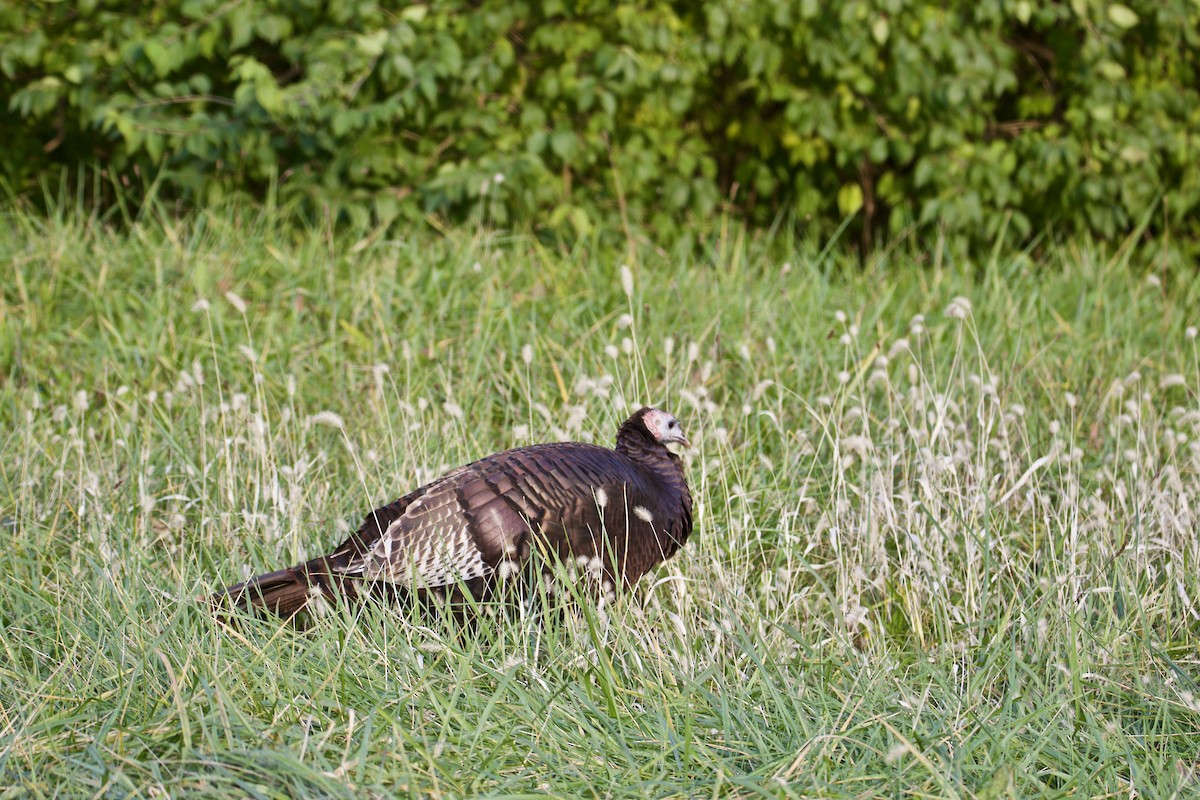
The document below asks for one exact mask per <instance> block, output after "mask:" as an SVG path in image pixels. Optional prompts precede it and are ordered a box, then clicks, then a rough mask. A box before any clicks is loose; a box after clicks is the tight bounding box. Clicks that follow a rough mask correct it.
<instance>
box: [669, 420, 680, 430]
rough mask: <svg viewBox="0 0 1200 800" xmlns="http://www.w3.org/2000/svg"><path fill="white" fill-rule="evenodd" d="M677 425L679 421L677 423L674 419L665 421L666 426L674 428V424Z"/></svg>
mask: <svg viewBox="0 0 1200 800" xmlns="http://www.w3.org/2000/svg"><path fill="white" fill-rule="evenodd" d="M678 425H679V423H678V422H676V421H675V420H671V421H670V422H668V423H667V427H668V428H674V427H676V426H678Z"/></svg>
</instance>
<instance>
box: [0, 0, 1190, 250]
mask: <svg viewBox="0 0 1200 800" xmlns="http://www.w3.org/2000/svg"><path fill="white" fill-rule="evenodd" d="M1198 66H1200V6H1198V4H1197V3H1195V2H1193V1H1192V0H1125V2H1124V3H1111V2H1102V1H1101V0H1071V1H1070V2H1036V1H1035V0H1018V1H1017V2H1012V1H1011V0H967V1H965V2H964V1H963V0H954V1H952V2H943V0H936V1H934V0H851V1H850V2H836V3H835V2H818V1H817V0H801V1H800V2H773V1H771V0H768V1H766V2H755V3H746V2H743V1H742V0H716V2H707V3H692V2H655V1H654V0H643V1H641V2H632V3H623V4H618V5H615V6H614V5H613V4H611V3H609V2H599V1H597V2H589V1H588V0H581V1H580V2H545V3H527V2H514V1H513V0H478V1H477V2H430V3H426V4H404V3H391V2H376V0H339V2H325V1H324V0H146V1H145V2H129V0H83V2H70V3H67V2H29V3H5V4H3V6H2V7H0V96H2V97H3V100H4V103H5V106H6V108H7V110H8V112H9V113H8V114H7V115H5V117H4V118H3V122H2V123H0V136H2V137H3V140H4V141H5V142H6V145H5V147H4V148H3V149H2V150H0V174H2V175H3V177H4V179H5V180H6V181H7V183H8V184H9V186H10V190H11V191H12V192H14V193H16V194H18V195H20V196H23V197H27V198H29V199H30V200H31V201H32V202H35V203H37V202H42V199H41V198H44V197H45V195H46V194H47V192H46V188H47V183H49V185H50V188H52V189H53V190H54V191H55V192H60V193H61V191H62V190H63V187H64V186H65V187H66V188H67V190H68V191H71V192H77V193H78V196H79V197H80V198H83V199H85V200H86V201H88V202H93V201H96V200H98V201H101V202H111V201H112V199H113V197H114V195H115V194H119V193H120V191H121V189H120V187H122V186H130V187H133V188H136V189H137V190H138V191H137V192H136V195H135V196H138V197H141V196H143V195H144V193H145V190H146V187H148V186H149V187H152V190H153V192H155V193H157V194H158V196H160V197H161V198H163V199H167V200H170V201H172V202H177V203H179V204H180V205H182V206H195V205H197V204H201V203H206V202H211V201H214V200H219V199H221V198H228V197H229V196H231V195H236V194H243V193H245V194H249V195H250V196H253V197H255V198H259V199H262V200H266V201H267V202H269V203H278V204H280V205H291V206H294V207H296V208H297V209H299V210H301V212H302V213H303V214H306V215H310V216H312V217H316V218H321V219H324V218H331V219H346V220H350V221H352V222H357V223H379V222H384V223H386V222H389V221H392V220H397V221H400V222H402V223H410V222H412V221H415V220H423V221H426V222H428V223H431V224H433V225H434V226H435V227H440V226H441V225H444V224H456V223H462V222H464V221H467V222H470V221H482V222H486V223H488V224H494V225H498V226H502V227H523V228H533V229H536V230H538V231H539V232H542V233H544V234H550V235H556V236H557V235H563V236H567V237H576V236H580V235H583V236H586V235H590V234H593V233H594V232H596V231H597V230H602V231H605V232H609V233H611V234H612V235H613V236H621V235H628V234H629V233H630V231H631V230H633V229H637V230H640V231H644V232H646V233H647V234H648V235H650V236H651V237H653V238H658V237H662V238H670V237H672V236H674V235H676V234H678V233H679V232H680V231H681V230H683V229H685V228H686V227H687V226H689V225H691V224H694V223H696V221H697V220H704V219H708V218H711V217H712V216H713V215H714V214H716V213H724V214H729V215H731V216H732V217H734V218H737V219H739V220H744V221H746V222H748V223H750V224H753V225H768V226H769V225H778V224H781V223H785V222H786V223H788V224H792V223H794V224H796V225H797V226H799V227H800V228H801V229H802V230H804V231H806V232H808V233H811V234H812V235H814V236H817V237H827V236H830V235H832V234H833V233H834V232H835V231H838V230H839V229H841V230H842V231H843V232H844V234H845V235H846V236H847V237H848V238H849V239H850V240H851V241H853V242H854V243H855V244H856V245H858V246H860V247H862V248H863V249H864V251H865V250H869V249H871V248H875V247H878V246H880V245H883V244H886V243H887V242H890V241H894V240H895V239H897V238H898V237H902V236H904V235H905V234H907V233H911V232H913V231H924V230H926V229H927V226H928V227H932V226H933V225H936V229H937V231H938V233H939V234H941V235H944V236H945V237H946V240H947V241H950V242H955V243H958V244H961V245H965V246H968V247H971V248H974V249H976V250H982V249H987V248H991V247H993V246H995V245H996V244H998V243H1002V242H1004V243H1010V244H1016V245H1024V244H1028V243H1030V242H1034V241H1037V239H1038V237H1039V236H1040V235H1041V234H1043V233H1044V232H1046V231H1050V232H1052V234H1054V235H1065V236H1080V235H1082V236H1085V237H1093V238H1096V239H1103V240H1114V241H1119V240H1122V239H1123V238H1125V237H1127V236H1129V235H1130V234H1131V233H1136V234H1139V235H1141V236H1142V237H1143V239H1144V240H1145V241H1148V242H1152V243H1158V244H1161V243H1163V242H1167V243H1168V244H1169V246H1175V245H1176V244H1177V243H1178V242H1183V243H1185V244H1184V247H1185V249H1186V248H1188V247H1194V244H1193V245H1188V244H1186V243H1188V242H1195V241H1197V240H1200V235H1198V234H1200V223H1198V222H1197V221H1196V215H1195V213H1194V212H1195V208H1196V205H1197V200H1198V198H1200V93H1198V91H1197V89H1198V86H1200V80H1198ZM97 166H98V167H99V169H97V168H96V167H97ZM47 176H54V177H51V178H50V179H49V180H48V177H47ZM64 181H65V182H64ZM130 194H135V193H133V192H130ZM843 224H845V225H844V227H843Z"/></svg>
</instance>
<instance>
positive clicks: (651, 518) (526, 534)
mask: <svg viewBox="0 0 1200 800" xmlns="http://www.w3.org/2000/svg"><path fill="white" fill-rule="evenodd" d="M672 442H676V443H679V444H681V445H683V446H687V439H686V437H684V435H683V432H682V429H681V428H680V426H679V423H678V421H677V420H675V418H674V417H672V416H671V415H670V414H667V413H666V412H664V411H659V410H657V409H652V408H643V409H640V410H639V411H637V412H636V413H634V414H633V415H632V416H631V417H630V418H629V419H628V420H626V421H625V423H624V424H622V425H621V427H620V429H619V430H618V433H617V446H616V448H615V449H612V450H610V449H607V448H604V447H598V446H595V445H590V444H582V443H578V442H561V443H554V444H540V445H534V446H531V447H522V448H517V449H515V450H507V451H505V452H502V453H496V454H494V455H491V456H488V457H486V458H483V459H480V460H478V461H475V462H473V463H471V464H468V465H466V466H464V467H460V468H459V469H456V470H454V471H452V472H449V473H447V474H446V475H443V476H442V477H440V478H438V479H436V480H434V481H432V482H431V483H428V484H426V485H425V486H422V487H420V488H418V489H416V490H415V491H413V492H411V493H409V494H407V495H405V496H404V497H401V498H400V499H398V500H396V501H394V502H392V503H389V504H387V505H385V506H381V507H380V508H377V509H375V510H374V511H372V512H371V513H369V514H368V515H367V517H366V519H365V520H364V521H363V523H362V525H361V526H360V527H359V529H358V530H357V531H356V532H355V533H354V534H352V535H351V536H350V537H349V538H348V539H347V540H346V541H344V542H343V543H342V544H341V545H340V546H338V547H337V548H336V549H335V550H333V551H332V552H331V553H330V554H329V555H327V556H322V557H321V558H316V559H313V560H312V561H309V562H307V563H304V564H299V565H297V566H294V567H289V568H287V569H283V570H279V571H277V572H271V573H268V574H266V575H260V576H258V577H257V578H252V579H251V580H249V581H246V582H245V583H240V584H237V585H235V586H232V587H229V588H228V589H227V590H226V591H225V592H224V593H222V594H221V595H219V596H218V599H220V600H222V601H225V602H227V601H229V600H232V602H234V603H235V604H238V605H241V606H243V607H253V608H260V609H264V610H267V611H271V612H274V613H276V614H279V615H281V616H284V617H291V616H293V615H295V614H297V613H298V612H301V611H303V610H304V609H305V608H306V607H307V606H308V605H310V604H311V603H313V602H314V601H315V600H316V598H324V599H330V600H332V599H337V598H344V599H346V600H355V599H358V598H360V597H364V596H369V595H372V594H381V595H385V596H388V597H393V598H394V597H399V598H405V599H418V600H427V599H442V600H450V601H452V602H459V603H461V601H463V600H466V599H467V598H468V596H469V597H470V598H474V599H477V600H487V599H490V598H492V597H493V596H494V595H496V594H497V591H498V590H499V589H500V588H501V587H514V588H516V589H517V590H518V591H517V592H515V593H511V594H512V596H524V595H528V593H529V591H530V590H531V589H533V588H534V587H533V583H534V581H535V580H538V579H539V576H542V575H547V576H549V575H551V574H553V572H554V571H555V569H556V568H557V567H558V566H560V565H566V566H572V567H582V570H581V572H583V573H585V574H586V575H587V576H588V577H589V578H590V579H591V581H592V583H593V584H595V586H596V588H597V589H599V590H602V591H610V590H611V591H618V590H620V589H622V588H626V587H629V586H631V585H632V584H633V583H635V582H636V581H637V580H638V578H640V577H641V576H642V575H643V574H645V573H646V572H647V571H648V570H650V569H652V568H654V567H655V566H657V565H658V564H659V563H661V562H662V561H664V560H665V559H667V558H670V557H671V556H672V555H674V554H675V552H677V551H678V550H679V548H680V547H682V546H683V544H684V542H686V541H687V538H688V536H689V534H690V533H691V530H692V497H691V493H690V491H689V489H688V485H687V480H686V478H685V475H684V471H683V465H682V462H681V461H680V458H679V456H677V455H676V454H674V453H673V452H671V451H670V450H668V449H667V446H666V445H667V444H669V443H672Z"/></svg>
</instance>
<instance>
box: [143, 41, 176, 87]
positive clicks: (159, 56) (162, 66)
mask: <svg viewBox="0 0 1200 800" xmlns="http://www.w3.org/2000/svg"><path fill="white" fill-rule="evenodd" d="M142 52H143V53H145V55H146V59H147V60H148V61H149V62H150V66H152V67H154V72H155V73H156V74H157V75H158V77H160V78H162V77H166V75H167V73H168V72H170V71H171V54H170V53H168V52H167V48H165V47H163V46H162V45H161V44H159V43H158V42H156V41H154V40H153V39H151V40H150V41H148V42H144V43H143V44H142Z"/></svg>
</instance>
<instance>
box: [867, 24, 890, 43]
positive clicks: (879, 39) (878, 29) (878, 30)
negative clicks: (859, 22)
mask: <svg viewBox="0 0 1200 800" xmlns="http://www.w3.org/2000/svg"><path fill="white" fill-rule="evenodd" d="M891 30H892V28H891V25H889V24H888V18H887V17H876V18H875V21H874V22H872V23H871V37H872V38H874V39H875V43H876V44H878V45H879V46H881V47H882V46H883V45H884V44H885V43H886V42H887V40H888V34H890V33H891Z"/></svg>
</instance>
